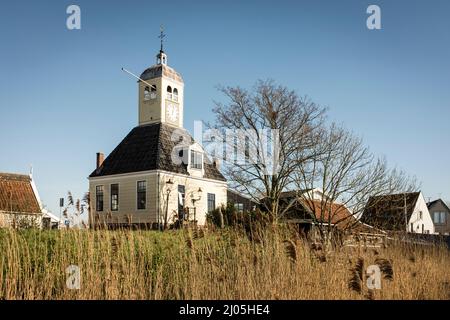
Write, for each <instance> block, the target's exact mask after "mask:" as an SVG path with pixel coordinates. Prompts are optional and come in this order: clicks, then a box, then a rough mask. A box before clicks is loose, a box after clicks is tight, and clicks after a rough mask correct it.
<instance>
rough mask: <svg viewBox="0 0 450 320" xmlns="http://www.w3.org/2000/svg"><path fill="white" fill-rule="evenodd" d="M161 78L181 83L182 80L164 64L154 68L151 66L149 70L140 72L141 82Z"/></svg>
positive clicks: (173, 70)
mask: <svg viewBox="0 0 450 320" xmlns="http://www.w3.org/2000/svg"><path fill="white" fill-rule="evenodd" d="M162 76H164V77H167V78H170V79H172V80H176V81H178V82H181V83H183V78H182V77H181V75H180V74H179V73H178V72H176V71H175V69H173V68H171V67H169V66H167V65H165V64H156V65H154V66H151V67H150V68H147V69H145V70H144V72H142V74H141V76H140V78H141V79H142V80H149V79H154V78H160V77H162Z"/></svg>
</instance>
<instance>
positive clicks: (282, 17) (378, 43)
mask: <svg viewBox="0 0 450 320" xmlns="http://www.w3.org/2000/svg"><path fill="white" fill-rule="evenodd" d="M70 4H78V5H79V6H80V7H81V11H82V12H81V14H82V16H81V18H82V29H81V30H77V31H69V30H67V28H66V18H67V14H66V8H67V6H68V5H70ZM370 4H377V5H379V6H380V7H381V10H382V30H378V31H370V30H368V29H367V28H366V18H367V16H368V15H367V14H366V8H367V7H368V5H370ZM449 13H450V2H449V1H446V0H442V1H399V0H397V1H376V0H372V1H356V0H355V1H350V0H349V1H312V0H311V1H203V2H200V1H175V0H171V1H99V0H98V1H77V0H73V1H60V0H59V1H15V2H12V1H10V2H8V3H6V2H2V4H1V7H0V43H1V46H0V121H1V126H0V150H1V151H0V152H1V156H0V171H6V172H22V173H26V172H28V171H29V166H30V164H32V165H33V167H34V176H35V179H36V182H37V185H38V188H39V191H40V194H41V197H42V200H43V202H44V203H45V204H46V205H47V206H48V207H49V208H50V209H52V210H53V211H54V212H58V199H59V197H60V196H63V195H65V193H66V192H67V191H68V190H72V191H73V192H74V194H75V195H76V196H77V197H81V196H82V194H83V192H85V191H87V189H88V181H87V176H88V175H89V174H90V172H91V171H92V170H93V169H94V166H95V153H96V152H97V151H104V152H105V153H107V154H108V153H109V152H111V151H112V149H113V148H114V147H115V146H116V145H117V144H118V143H119V142H120V141H121V139H123V137H124V136H125V135H126V134H127V133H128V132H129V130H130V129H131V128H133V127H134V126H136V125H137V85H136V82H135V81H134V79H132V78H131V77H130V76H128V75H126V74H124V73H123V72H121V70H120V68H121V67H122V66H124V67H126V68H128V69H129V70H132V71H134V72H135V73H139V72H141V71H143V70H144V68H146V67H148V66H150V65H152V64H153V63H154V61H155V57H154V56H155V54H156V52H157V50H158V46H159V43H158V39H157V36H158V32H159V25H160V24H161V23H162V24H164V25H165V28H166V33H167V37H166V40H167V41H166V45H165V49H166V52H167V53H168V57H169V64H170V65H171V66H172V67H174V68H175V69H176V70H177V71H179V72H180V73H181V74H182V75H183V77H184V80H185V85H186V86H185V127H187V128H188V129H189V130H192V127H193V121H194V120H211V119H212V113H211V108H212V106H213V103H212V101H213V100H218V99H221V98H222V97H221V95H220V94H219V93H218V92H217V90H216V86H217V85H218V84H223V85H241V86H244V87H249V86H251V85H252V84H253V83H254V82H255V80H257V79H266V78H272V79H274V80H276V81H277V82H279V83H282V84H284V85H286V86H288V87H290V88H292V89H295V90H297V91H298V93H299V94H301V95H308V96H310V97H311V98H312V99H313V100H314V101H315V102H317V103H320V104H323V105H325V106H328V107H329V108H330V112H329V117H330V120H334V121H337V122H342V123H344V124H345V125H346V126H347V127H349V128H351V129H352V130H353V131H354V132H355V133H356V134H359V135H362V136H363V137H364V139H365V142H366V143H367V144H368V145H369V146H370V147H371V149H372V150H373V151H374V152H375V153H377V154H379V155H385V156H386V158H387V159H388V161H389V162H390V164H391V165H393V166H398V167H400V168H403V169H405V170H406V171H407V172H408V173H410V174H413V175H416V176H417V177H418V179H419V180H420V181H422V191H423V192H424V195H425V197H432V198H436V197H438V196H441V197H443V198H445V199H449V200H450V170H449V163H450V147H449V141H450V126H449V123H450V24H449V20H448V16H449Z"/></svg>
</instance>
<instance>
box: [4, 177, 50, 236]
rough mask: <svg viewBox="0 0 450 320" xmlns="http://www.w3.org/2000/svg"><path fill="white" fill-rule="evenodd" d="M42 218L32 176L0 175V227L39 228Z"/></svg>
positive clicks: (40, 206)
mask: <svg viewBox="0 0 450 320" xmlns="http://www.w3.org/2000/svg"><path fill="white" fill-rule="evenodd" d="M42 217H43V213H42V205H41V201H40V198H39V194H38V191H37V188H36V185H35V183H34V181H33V177H32V175H23V174H14V173H0V227H11V228H22V227H30V226H36V227H41V226H42Z"/></svg>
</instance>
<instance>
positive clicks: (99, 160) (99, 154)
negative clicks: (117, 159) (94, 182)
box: [97, 152, 105, 169]
mask: <svg viewBox="0 0 450 320" xmlns="http://www.w3.org/2000/svg"><path fill="white" fill-rule="evenodd" d="M104 160H105V155H104V154H103V152H97V169H98V168H100V166H101V165H102V164H103V161H104Z"/></svg>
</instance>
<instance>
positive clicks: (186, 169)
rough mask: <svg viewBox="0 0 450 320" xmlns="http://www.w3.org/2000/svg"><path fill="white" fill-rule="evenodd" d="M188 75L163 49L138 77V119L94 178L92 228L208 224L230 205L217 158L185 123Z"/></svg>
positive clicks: (101, 160)
mask: <svg viewBox="0 0 450 320" xmlns="http://www.w3.org/2000/svg"><path fill="white" fill-rule="evenodd" d="M183 88H184V81H183V79H182V77H181V75H180V74H179V73H178V72H177V71H175V70H174V69H173V68H171V67H169V66H168V64H167V55H166V53H165V52H164V51H163V50H162V46H161V50H160V52H159V53H158V54H157V56H156V64H155V65H153V66H152V67H150V68H148V69H146V70H145V71H144V72H143V73H142V74H141V75H140V77H139V81H138V114H139V125H138V126H136V127H135V128H133V129H132V130H131V132H130V133H129V134H128V135H127V136H126V137H125V138H124V139H123V140H122V142H121V143H120V144H119V145H118V146H117V147H116V148H115V149H114V150H113V151H112V152H111V153H110V154H109V156H108V157H107V158H106V159H104V156H103V154H102V153H98V154H97V166H96V169H95V170H94V171H93V172H92V173H91V174H90V176H89V191H90V194H91V200H90V201H91V203H90V208H91V210H90V218H89V223H90V226H91V227H98V226H106V227H116V226H130V225H131V226H133V227H134V226H136V227H145V228H150V227H152V228H155V227H158V228H160V227H161V226H167V225H171V224H174V223H180V222H190V221H192V222H193V223H195V224H198V225H204V224H205V222H206V213H207V212H210V211H212V210H213V209H215V208H216V207H218V206H219V205H221V204H226V203H227V181H226V179H225V178H224V176H223V175H222V174H221V173H220V171H219V168H218V162H217V161H213V159H209V158H208V156H207V154H206V152H205V151H204V149H203V148H202V146H201V145H200V144H199V143H197V142H196V141H194V139H193V138H192V137H191V136H190V134H189V132H187V130H186V129H184V128H183V118H184V114H183V112H184V104H183V99H184V92H183Z"/></svg>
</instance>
